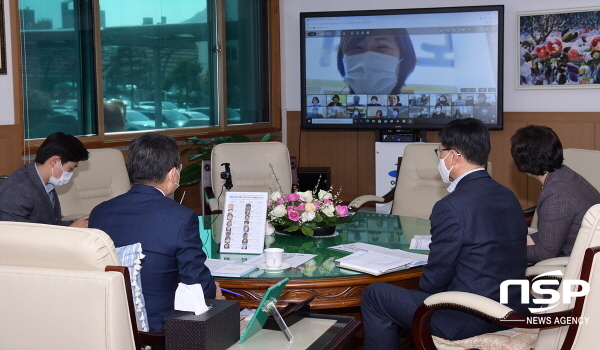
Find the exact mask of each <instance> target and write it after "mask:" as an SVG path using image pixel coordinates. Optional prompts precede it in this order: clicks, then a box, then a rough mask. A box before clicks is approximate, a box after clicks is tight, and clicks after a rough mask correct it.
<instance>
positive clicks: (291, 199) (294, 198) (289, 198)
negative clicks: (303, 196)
mask: <svg viewBox="0 0 600 350" xmlns="http://www.w3.org/2000/svg"><path fill="white" fill-rule="evenodd" d="M285 200H286V201H288V202H298V201H299V200H300V195H299V194H298V193H290V194H288V195H287V196H285Z"/></svg>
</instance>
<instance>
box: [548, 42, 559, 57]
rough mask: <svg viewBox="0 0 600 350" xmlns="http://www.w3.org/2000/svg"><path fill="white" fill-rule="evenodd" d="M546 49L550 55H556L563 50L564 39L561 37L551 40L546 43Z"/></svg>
mask: <svg viewBox="0 0 600 350" xmlns="http://www.w3.org/2000/svg"><path fill="white" fill-rule="evenodd" d="M546 50H547V51H548V54H550V55H555V54H557V53H559V52H560V50H562V41H560V40H559V39H553V40H549V41H548V42H547V43H546Z"/></svg>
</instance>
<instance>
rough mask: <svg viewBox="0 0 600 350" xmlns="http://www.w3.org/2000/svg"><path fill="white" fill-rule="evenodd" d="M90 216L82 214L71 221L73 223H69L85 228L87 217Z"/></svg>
mask: <svg viewBox="0 0 600 350" xmlns="http://www.w3.org/2000/svg"><path fill="white" fill-rule="evenodd" d="M89 217H90V216H89V215H86V216H82V217H80V218H79V219H77V220H75V221H73V223H72V224H71V225H69V226H70V227H83V228H87V227H88V218H89Z"/></svg>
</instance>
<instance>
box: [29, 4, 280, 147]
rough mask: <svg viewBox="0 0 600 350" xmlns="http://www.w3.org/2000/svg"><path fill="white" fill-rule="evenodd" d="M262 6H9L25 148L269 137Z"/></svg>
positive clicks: (268, 80)
mask: <svg viewBox="0 0 600 350" xmlns="http://www.w3.org/2000/svg"><path fill="white" fill-rule="evenodd" d="M268 3H269V2H266V1H262V0H144V1H122V0H19V13H20V32H21V47H22V52H21V57H22V70H23V80H22V86H23V96H24V99H23V100H24V103H23V119H24V131H25V138H26V139H37V138H45V137H46V136H48V135H49V134H51V133H53V132H55V131H63V132H66V133H70V134H73V135H81V136H83V135H86V136H91V137H92V139H93V140H96V141H105V140H115V139H124V138H131V137H133V136H134V135H129V136H128V135H127V134H126V133H127V132H135V131H142V130H163V129H164V130H165V131H164V132H166V133H169V134H171V135H181V136H186V135H195V134H197V133H198V132H202V133H210V132H215V133H216V132H222V131H235V130H257V129H261V130H267V129H273V128H274V127H275V126H277V125H278V121H277V120H276V119H277V116H275V117H272V115H274V114H272V113H269V111H270V110H271V109H273V108H272V107H271V106H270V103H272V100H273V99H274V97H275V96H277V94H278V92H275V93H273V91H272V84H271V81H272V79H271V78H270V77H269V62H274V61H273V59H272V55H270V53H269V52H268V51H267V47H268V39H269V27H268V23H269V21H268V19H269V12H270V11H269V8H268V7H269V6H271V7H272V5H269V4H268ZM272 12H276V11H272ZM276 22H278V21H276ZM271 23H273V22H271ZM270 88H271V91H270ZM270 96H272V98H271V99H270ZM270 116H271V117H270ZM198 128H201V129H198ZM124 133H125V134H124Z"/></svg>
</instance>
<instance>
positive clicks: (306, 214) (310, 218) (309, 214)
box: [300, 210, 315, 222]
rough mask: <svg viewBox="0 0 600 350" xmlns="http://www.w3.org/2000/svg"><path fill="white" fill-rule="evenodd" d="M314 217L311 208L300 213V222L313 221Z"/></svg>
mask: <svg viewBox="0 0 600 350" xmlns="http://www.w3.org/2000/svg"><path fill="white" fill-rule="evenodd" d="M314 219H315V212H314V211H312V210H307V211H305V212H304V213H302V215H300V220H302V222H308V221H313V220H314Z"/></svg>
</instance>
